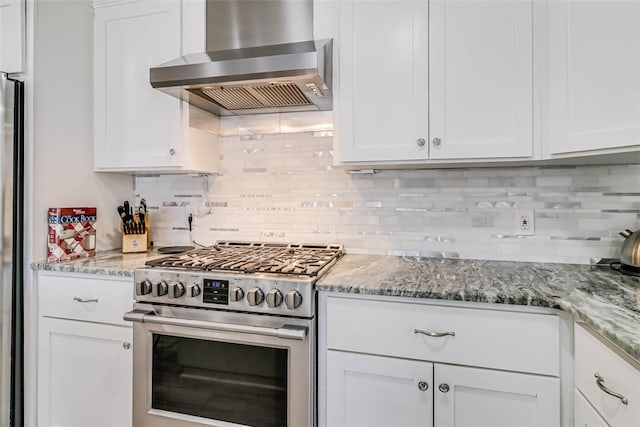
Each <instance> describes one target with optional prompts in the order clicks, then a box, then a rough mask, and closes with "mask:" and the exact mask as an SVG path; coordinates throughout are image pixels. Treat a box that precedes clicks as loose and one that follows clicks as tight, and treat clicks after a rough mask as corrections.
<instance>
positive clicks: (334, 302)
mask: <svg viewBox="0 0 640 427" xmlns="http://www.w3.org/2000/svg"><path fill="white" fill-rule="evenodd" d="M392 300H394V299H392ZM396 301H398V298H396V299H395V300H394V301H389V300H387V301H384V300H380V299H371V300H370V299H367V298H356V297H341V296H335V295H334V296H328V297H327V296H324V295H322V294H321V296H320V313H321V314H320V315H321V316H322V317H321V318H320V319H321V320H320V326H319V328H320V344H319V351H320V355H319V360H320V367H319V372H320V378H319V383H320V387H319V400H320V405H319V407H320V411H325V413H324V414H322V413H321V414H320V417H319V418H320V425H321V426H328V427H357V426H394V427H396V426H432V425H435V426H438V427H444V426H456V427H465V426H467V427H481V426H487V427H489V426H490V427H502V426H504V427H507V426H519V427H525V426H531V427H553V426H560V425H561V419H563V418H562V414H561V398H560V395H561V392H562V387H561V384H560V367H559V360H560V359H561V355H560V336H561V333H560V324H559V322H560V319H559V316H557V315H554V314H550V313H540V314H538V313H520V312H511V311H502V310H492V309H483V308H475V307H474V308H464V307H451V306H442V305H429V304H424V303H420V302H415V303H414V302H408V301H404V302H396ZM525 341H526V342H525ZM523 346H525V347H526V349H525V351H526V353H523V348H522V347H523ZM323 363H324V366H323Z"/></svg>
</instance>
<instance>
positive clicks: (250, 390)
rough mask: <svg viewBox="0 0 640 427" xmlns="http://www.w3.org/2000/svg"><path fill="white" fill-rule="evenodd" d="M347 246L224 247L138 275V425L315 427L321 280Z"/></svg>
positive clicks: (163, 262)
mask: <svg viewBox="0 0 640 427" xmlns="http://www.w3.org/2000/svg"><path fill="white" fill-rule="evenodd" d="M342 253H343V252H342V247H341V246H339V245H302V244H279V243H262V242H227V241H220V242H217V243H216V244H215V245H214V246H212V247H208V248H203V249H195V250H192V251H189V252H186V253H183V254H178V255H171V256H168V257H164V258H160V259H157V260H152V261H149V262H147V264H146V266H145V268H142V269H136V270H135V272H134V280H135V296H134V297H135V301H136V302H135V304H134V310H133V311H131V312H129V313H126V314H125V316H124V318H125V319H126V320H130V321H133V322H134V323H133V325H134V326H133V327H134V330H133V340H134V342H133V345H134V352H133V359H134V366H133V371H134V382H133V383H134V388H133V396H134V397H133V421H134V425H135V426H136V427H147V426H148V427H151V426H153V427H194V426H203V425H209V426H211V425H213V426H226V427H230V426H246V425H250V426H255V427H271V426H273V427H275V426H290V427H298V426H313V425H315V422H316V421H315V417H316V414H315V402H316V396H315V378H316V374H315V369H316V366H315V364H316V351H315V349H316V293H315V290H314V283H315V281H316V280H317V279H318V278H319V277H320V276H321V275H322V274H324V273H325V272H326V271H327V270H328V269H329V268H330V267H331V266H332V265H333V264H334V263H335V262H336V260H337V259H338V258H340V257H341V256H342Z"/></svg>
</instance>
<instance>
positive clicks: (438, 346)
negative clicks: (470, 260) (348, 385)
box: [327, 297, 560, 375]
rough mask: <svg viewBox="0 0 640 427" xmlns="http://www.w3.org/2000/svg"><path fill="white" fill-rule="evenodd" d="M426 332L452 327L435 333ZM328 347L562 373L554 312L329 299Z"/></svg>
mask: <svg viewBox="0 0 640 427" xmlns="http://www.w3.org/2000/svg"><path fill="white" fill-rule="evenodd" d="M416 330H422V331H425V332H428V331H430V332H437V333H442V332H453V333H455V336H451V335H446V336H442V337H431V336H427V335H424V334H421V333H417V332H416ZM327 344H328V347H329V349H334V350H346V351H355V352H360V353H369V354H379V355H388V356H397V357H404V358H410V359H418V360H429V361H442V362H446V363H451V364H461V365H472V366H479V367H487V368H496V369H503V370H513V371H521V372H532V373H540V374H547V375H558V373H559V361H560V356H559V319H558V317H557V316H554V315H545V314H529V313H514V312H506V311H498V310H485V309H475V308H474V309H467V308H454V307H443V306H434V305H425V304H413V303H396V302H385V301H367V300H360V299H352V298H336V297H329V298H328V299H327Z"/></svg>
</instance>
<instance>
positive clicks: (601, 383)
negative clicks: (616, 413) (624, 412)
mask: <svg viewBox="0 0 640 427" xmlns="http://www.w3.org/2000/svg"><path fill="white" fill-rule="evenodd" d="M593 376H594V377H596V384H598V387H599V388H600V390H602V391H604V392H605V393H607V394H610V395H611V396H613V397H617V398H618V399H620V401H621V402H622V404H623V405H628V404H629V401H628V400H627V398H626V397H624V396H623V395H621V394H620V393H616V392H615V391H613V390H609V389H608V388H607V387H606V386H605V385H604V378H602V375H600V374H599V373H597V372H596V373H595V374H594V375H593Z"/></svg>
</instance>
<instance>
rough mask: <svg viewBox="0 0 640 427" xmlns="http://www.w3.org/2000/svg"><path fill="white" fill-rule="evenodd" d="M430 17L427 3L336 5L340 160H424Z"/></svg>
mask: <svg viewBox="0 0 640 427" xmlns="http://www.w3.org/2000/svg"><path fill="white" fill-rule="evenodd" d="M428 20H429V17H428V4H427V2H426V1H404V0H403V1H366V0H347V1H342V2H341V3H340V40H339V44H340V75H339V79H340V82H339V84H340V93H339V101H338V102H339V103H340V107H339V108H340V118H339V124H340V129H339V135H340V144H341V153H340V157H341V159H342V160H343V161H359V160H370V161H385V160H412V159H426V158H428V150H427V147H426V145H425V146H418V145H417V141H418V140H420V139H422V140H425V139H426V138H428V134H429V132H428V131H429V129H428V119H429V114H428V108H429V107H428V83H429V82H428V75H429V74H428V69H427V66H428V65H427V62H428V57H427V50H428ZM336 77H337V76H336Z"/></svg>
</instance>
